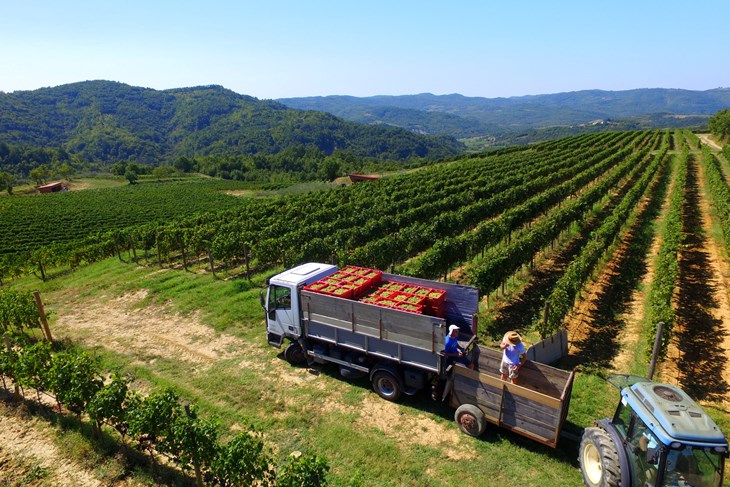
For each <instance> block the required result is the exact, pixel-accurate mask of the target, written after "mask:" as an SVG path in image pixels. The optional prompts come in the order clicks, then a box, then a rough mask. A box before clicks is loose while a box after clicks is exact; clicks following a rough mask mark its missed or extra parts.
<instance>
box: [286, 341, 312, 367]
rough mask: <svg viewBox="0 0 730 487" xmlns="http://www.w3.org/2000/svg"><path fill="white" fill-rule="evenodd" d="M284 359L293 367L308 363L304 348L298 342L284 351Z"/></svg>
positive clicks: (292, 343) (291, 344)
mask: <svg viewBox="0 0 730 487" xmlns="http://www.w3.org/2000/svg"><path fill="white" fill-rule="evenodd" d="M284 358H285V359H286V361H287V362H289V363H290V364H292V365H303V364H305V363H307V355H306V354H305V353H304V350H303V349H302V346H301V345H299V343H297V342H291V343H290V344H289V346H287V347H286V350H284Z"/></svg>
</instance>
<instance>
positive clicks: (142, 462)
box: [0, 388, 195, 486]
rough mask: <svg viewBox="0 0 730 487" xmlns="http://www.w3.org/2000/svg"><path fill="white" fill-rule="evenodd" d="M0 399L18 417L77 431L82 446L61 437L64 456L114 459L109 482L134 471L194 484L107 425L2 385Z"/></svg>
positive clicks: (90, 464)
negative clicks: (99, 426)
mask: <svg viewBox="0 0 730 487" xmlns="http://www.w3.org/2000/svg"><path fill="white" fill-rule="evenodd" d="M0 401H2V402H3V404H5V405H6V406H7V407H8V409H10V410H11V411H12V412H13V414H15V415H16V416H17V417H18V418H20V419H23V418H28V417H34V418H39V419H42V420H44V421H45V422H47V423H48V424H50V425H52V426H54V427H56V428H57V429H60V430H61V431H62V432H64V433H68V432H71V433H76V434H78V435H80V437H81V438H83V442H84V444H83V445H81V446H76V447H74V446H70V447H69V443H68V441H64V443H65V451H67V452H68V454H67V456H66V458H68V457H71V458H74V459H75V460H76V461H77V462H78V463H79V464H81V465H85V466H87V468H88V469H89V470H95V469H97V468H99V466H100V465H99V464H100V463H104V462H107V461H108V462H117V463H118V465H117V468H116V469H115V472H114V473H113V474H112V475H111V476H112V477H113V478H109V477H108V476H107V477H106V478H105V479H104V480H105V481H108V482H109V483H116V482H119V481H124V480H125V479H127V478H129V477H130V476H132V475H133V474H135V472H136V473H137V474H136V475H137V476H139V475H141V476H143V477H146V478H147V479H148V480H151V481H153V482H154V483H156V484H161V485H179V486H194V485H195V480H194V479H192V478H191V477H188V476H186V475H185V474H183V472H181V471H180V470H178V469H177V468H174V467H172V466H168V465H163V464H160V463H156V462H153V461H152V460H151V459H150V457H149V456H148V455H147V454H144V453H143V452H141V451H139V450H137V449H135V448H132V447H131V446H129V445H127V444H124V443H120V441H119V437H118V435H116V434H115V433H110V432H109V431H107V430H106V429H102V431H101V433H99V432H97V431H96V430H95V429H94V427H93V426H92V425H91V424H90V423H88V422H85V421H83V420H81V419H80V418H79V417H78V416H76V415H74V414H63V413H59V412H58V410H57V409H56V408H55V407H54V406H52V405H49V404H44V403H39V402H37V401H35V400H31V399H30V398H21V399H16V398H15V397H14V395H13V394H12V393H11V392H10V391H8V390H6V389H3V388H0ZM51 441H52V440H51ZM87 447H88V448H89V449H91V450H92V451H93V452H94V454H93V455H89V454H88V452H85V451H84V450H85V449H86V448H87ZM59 460H63V459H62V458H61V459H59ZM108 475H109V474H108Z"/></svg>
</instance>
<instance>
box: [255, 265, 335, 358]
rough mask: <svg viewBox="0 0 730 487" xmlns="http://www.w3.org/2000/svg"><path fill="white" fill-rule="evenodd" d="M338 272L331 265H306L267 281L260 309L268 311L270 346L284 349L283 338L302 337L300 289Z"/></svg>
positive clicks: (293, 339) (267, 324)
mask: <svg viewBox="0 0 730 487" xmlns="http://www.w3.org/2000/svg"><path fill="white" fill-rule="evenodd" d="M336 270H337V267H336V266H334V265H329V264H319V263H307V264H302V265H299V266H297V267H294V268H292V269H288V270H286V271H284V272H282V273H280V274H276V275H275V276H272V277H270V278H268V279H267V280H266V284H267V286H268V287H267V289H266V290H265V291H263V292H262V293H261V306H263V308H264V310H265V311H266V334H267V338H268V341H269V344H271V345H274V346H275V347H281V344H282V342H283V341H284V338H288V339H289V340H291V341H296V340H298V339H299V337H300V336H301V334H302V312H301V309H302V308H301V303H300V302H299V301H300V294H299V290H300V288H302V287H304V286H306V285H307V284H311V283H313V282H315V281H317V280H319V279H322V278H323V277H326V276H328V275H330V274H332V273H333V272H335V271H336Z"/></svg>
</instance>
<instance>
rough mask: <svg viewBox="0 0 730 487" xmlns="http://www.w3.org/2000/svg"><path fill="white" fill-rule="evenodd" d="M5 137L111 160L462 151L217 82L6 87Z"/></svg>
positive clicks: (443, 141)
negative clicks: (310, 151) (292, 151)
mask: <svg viewBox="0 0 730 487" xmlns="http://www.w3.org/2000/svg"><path fill="white" fill-rule="evenodd" d="M0 143H6V144H9V145H17V146H33V147H53V148H61V149H64V150H65V151H67V152H69V153H70V154H78V155H79V156H81V157H83V158H85V159H87V160H93V161H101V162H104V163H109V162H114V161H120V160H134V161H138V162H144V163H149V164H159V163H160V162H163V161H171V160H173V159H175V158H177V157H180V156H185V157H191V156H202V155H243V154H276V153H278V152H280V151H282V150H285V149H287V148H292V147H302V146H303V147H311V148H316V149H318V150H320V151H322V152H324V153H325V154H331V153H332V152H334V151H335V150H341V151H345V152H348V153H351V154H354V155H357V156H362V157H373V158H378V159H391V160H404V159H408V158H410V157H425V158H438V157H443V156H449V155H454V154H457V153H459V152H460V151H462V150H463V146H462V145H461V144H459V143H458V142H456V140H454V139H453V138H450V137H427V136H422V135H417V134H414V133H412V132H409V131H406V130H400V129H394V128H390V127H377V126H363V125H359V124H356V123H353V122H348V121H344V120H342V119H339V118H337V117H335V116H332V115H331V114H327V113H319V112H313V111H300V110H294V109H291V108H287V107H286V106H284V105H283V104H281V103H278V102H275V101H270V100H258V99H256V98H253V97H250V96H245V95H239V94H237V93H234V92H233V91H231V90H227V89H225V88H223V87H220V86H200V87H193V88H179V89H171V90H164V91H158V90H153V89H149V88H140V87H134V86H129V85H126V84H122V83H116V82H111V81H86V82H80V83H73V84H68V85H63V86H57V87H54V88H42V89H39V90H34V91H17V92H12V93H0Z"/></svg>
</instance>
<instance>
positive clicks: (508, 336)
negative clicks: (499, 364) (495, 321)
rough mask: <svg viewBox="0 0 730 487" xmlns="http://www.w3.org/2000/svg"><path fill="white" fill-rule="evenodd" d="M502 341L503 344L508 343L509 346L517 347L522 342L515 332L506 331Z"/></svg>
mask: <svg viewBox="0 0 730 487" xmlns="http://www.w3.org/2000/svg"><path fill="white" fill-rule="evenodd" d="M502 341H503V342H505V343H509V344H510V345H519V343H520V342H521V341H522V337H521V336H520V334H519V333H517V332H516V331H508V332H507V333H505V334H504V338H502Z"/></svg>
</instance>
